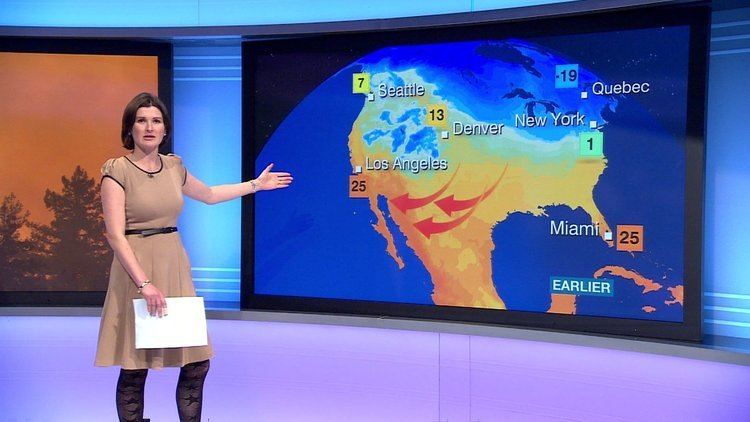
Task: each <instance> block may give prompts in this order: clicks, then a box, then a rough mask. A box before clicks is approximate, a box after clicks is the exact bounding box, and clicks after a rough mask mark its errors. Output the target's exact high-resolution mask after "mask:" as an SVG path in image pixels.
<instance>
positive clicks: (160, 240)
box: [94, 154, 213, 369]
mask: <svg viewBox="0 0 750 422" xmlns="http://www.w3.org/2000/svg"><path fill="white" fill-rule="evenodd" d="M159 158H160V159H161V168H160V169H159V170H158V171H156V172H152V173H149V172H146V171H144V170H142V169H141V168H139V167H137V166H136V165H135V164H134V163H133V162H131V161H130V160H129V159H128V158H127V157H119V158H113V159H110V160H107V162H106V163H104V166H103V167H102V177H103V178H104V177H108V178H111V179H113V180H114V181H115V182H117V183H118V184H119V185H120V186H121V187H122V188H123V190H124V191H125V227H126V229H151V228H162V227H175V226H176V225H177V217H178V216H179V214H180V211H181V210H182V203H183V199H182V186H183V185H184V184H185V178H186V177H187V170H185V167H184V166H183V164H182V160H181V159H180V157H178V156H176V155H171V154H170V155H159ZM126 237H127V239H128V243H129V244H130V247H131V248H132V249H133V252H134V253H135V257H136V258H137V259H138V263H139V264H140V265H141V267H142V268H143V270H144V271H145V272H146V276H147V277H148V278H149V280H151V283H152V284H153V285H154V286H156V287H157V288H158V289H159V290H160V291H161V292H162V293H163V294H164V296H165V297H176V296H195V288H194V286H193V278H192V276H191V273H190V261H189V260H188V256H187V253H186V252H185V248H184V247H183V246H182V241H181V240H180V234H179V232H174V233H167V234H156V235H152V236H147V237H143V236H141V235H129V236H126ZM141 297H142V296H140V295H139V294H138V289H137V288H136V287H135V284H134V283H133V281H132V280H131V278H130V275H129V274H128V273H127V271H125V268H124V267H123V266H122V265H121V264H120V262H119V261H118V260H117V257H115V258H114V260H113V262H112V267H111V270H110V276H109V287H108V289H107V298H106V299H105V300H104V308H103V309H102V319H101V323H100V326H99V342H98V344H97V350H96V360H95V362H94V364H95V365H96V366H112V365H118V366H121V367H122V368H123V369H144V368H161V367H164V366H183V365H185V364H187V363H191V362H199V361H203V360H206V359H209V358H210V357H211V356H213V350H212V349H211V344H210V343H209V345H207V346H198V347H177V348H168V349H138V350H136V348H135V313H134V310H133V299H136V298H141Z"/></svg>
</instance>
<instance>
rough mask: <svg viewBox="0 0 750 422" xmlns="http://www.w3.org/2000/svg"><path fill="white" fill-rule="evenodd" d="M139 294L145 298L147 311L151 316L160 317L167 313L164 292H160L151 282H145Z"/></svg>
mask: <svg viewBox="0 0 750 422" xmlns="http://www.w3.org/2000/svg"><path fill="white" fill-rule="evenodd" d="M141 295H143V298H144V299H146V304H147V306H148V313H149V314H150V315H151V316H158V317H162V316H164V315H167V300H166V299H164V294H162V292H161V290H159V289H157V288H156V287H155V286H154V285H153V284H147V285H145V286H144V287H143V288H142V289H141Z"/></svg>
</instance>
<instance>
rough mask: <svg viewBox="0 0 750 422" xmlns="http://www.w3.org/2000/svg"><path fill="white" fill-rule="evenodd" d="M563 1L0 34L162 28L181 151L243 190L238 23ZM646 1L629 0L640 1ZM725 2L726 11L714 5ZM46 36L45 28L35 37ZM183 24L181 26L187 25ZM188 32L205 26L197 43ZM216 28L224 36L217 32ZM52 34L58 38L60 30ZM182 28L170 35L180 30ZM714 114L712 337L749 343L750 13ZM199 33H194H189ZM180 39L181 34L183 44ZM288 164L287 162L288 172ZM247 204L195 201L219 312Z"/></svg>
mask: <svg viewBox="0 0 750 422" xmlns="http://www.w3.org/2000/svg"><path fill="white" fill-rule="evenodd" d="M549 3H570V5H567V4H560V5H558V10H559V9H562V8H564V7H568V6H569V7H570V8H574V7H581V3H584V4H586V3H588V4H591V5H596V3H597V2H568V1H555V0H546V1H545V0H514V1H481V0H474V1H471V0H450V1H442V2H413V3H408V2H398V1H395V0H385V1H381V2H376V3H368V4H367V5H366V6H362V5H361V4H359V3H356V2H347V1H343V0H328V1H325V2H320V3H319V4H320V7H316V8H310V7H306V6H309V5H308V4H307V3H306V2H302V1H300V0H284V1H276V2H266V1H260V0H253V1H247V2H232V1H226V0H193V1H189V0H172V1H165V2H157V3H154V4H150V5H149V6H148V8H147V9H146V8H144V7H143V6H133V5H132V4H130V3H126V2H125V3H121V2H110V1H104V2H88V3H87V4H86V7H81V5H80V2H77V1H73V0H53V1H45V2H41V1H19V0H12V1H5V2H3V8H2V10H0V32H3V33H9V30H12V31H10V33H15V34H17V33H18V30H19V28H21V29H22V32H24V33H25V34H33V35H36V34H37V33H38V34H44V35H49V34H50V33H53V34H54V33H55V30H54V28H122V29H119V31H120V32H119V36H126V37H139V36H141V34H139V32H140V31H136V30H134V29H132V28H136V27H148V28H163V30H162V32H161V36H164V37H166V38H169V39H172V40H173V42H174V44H175V49H174V112H175V132H176V137H175V152H176V153H177V154H179V155H181V156H183V158H184V159H185V161H186V163H187V164H188V165H189V168H190V169H191V171H192V172H193V173H194V174H196V175H197V176H198V177H199V178H201V179H202V180H204V181H206V182H207V183H209V184H219V183H228V182H234V181H237V180H239V179H240V174H241V165H240V163H241V157H240V154H239V151H241V83H242V81H241V77H240V75H241V53H240V43H241V38H240V35H239V34H241V33H243V32H244V31H243V28H230V27H229V26H233V25H243V26H248V25H276V24H288V23H297V24H306V23H314V22H334V21H347V20H364V19H387V18H398V17H416V16H426V15H441V14H449V13H460V12H478V11H487V10H493V9H503V8H506V9H507V8H514V7H521V6H538V5H544V4H549ZM636 3H647V2H625V1H623V2H618V4H636ZM715 4H716V2H715ZM36 27H39V28H36ZM177 27H179V28H177ZM185 27H193V28H195V27H199V28H205V29H206V31H205V32H206V33H210V34H219V35H208V36H196V35H195V34H196V33H197V32H195V31H193V32H192V34H190V35H188V36H180V35H179V34H181V33H182V34H184V33H185V32H186V31H185ZM216 27H225V28H223V29H220V30H218V31H216V30H215V28H216ZM50 28H52V29H50ZM170 28H171V29H170ZM711 29H712V32H711V46H710V61H709V83H708V86H709V92H708V108H707V110H708V111H707V155H706V156H707V162H706V193H705V220H704V230H705V231H704V233H705V236H704V243H703V250H704V277H703V290H704V298H703V305H704V331H705V333H706V334H711V335H718V336H728V337H737V338H743V339H750V284H748V283H746V281H745V272H744V262H745V261H746V260H747V258H748V252H747V249H748V248H747V247H746V242H745V241H744V239H746V238H747V237H748V235H750V222H748V221H747V220H746V219H745V218H744V216H743V210H745V209H747V208H748V206H750V195H748V194H750V169H748V166H747V162H748V161H750V145H748V144H747V142H743V141H745V140H746V137H747V135H746V132H747V131H746V129H745V128H744V127H743V126H742V125H741V123H740V122H742V121H743V120H742V117H743V116H742V114H741V113H743V111H744V110H747V109H748V108H749V107H750V74H748V72H747V67H748V63H750V61H749V60H750V8H747V7H746V8H728V9H726V10H716V11H715V12H714V13H713V18H712V28H711ZM188 32H190V31H188ZM175 34H177V36H175ZM279 164H280V165H281V166H283V163H279ZM239 224H240V202H239V201H234V202H231V203H226V204H221V205H217V206H214V207H206V206H203V205H202V204H197V203H195V202H192V201H190V202H188V203H187V204H186V207H185V212H184V214H183V217H182V220H181V228H182V231H183V234H184V239H185V243H186V245H187V248H188V250H189V251H190V255H191V259H192V265H193V272H194V276H195V280H196V287H197V288H198V289H199V291H200V293H201V294H202V295H204V296H205V297H206V299H207V300H208V301H209V306H210V307H212V308H214V309H237V308H238V307H239V287H240V286H239V283H240V281H239V278H240V277H239V274H240V272H239V268H240V233H239Z"/></svg>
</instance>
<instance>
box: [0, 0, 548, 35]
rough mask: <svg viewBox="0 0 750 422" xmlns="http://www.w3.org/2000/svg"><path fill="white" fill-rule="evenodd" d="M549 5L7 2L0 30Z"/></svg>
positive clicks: (488, 1)
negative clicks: (82, 4) (83, 5)
mask: <svg viewBox="0 0 750 422" xmlns="http://www.w3.org/2000/svg"><path fill="white" fill-rule="evenodd" d="M548 3H561V1H556V0H511V1H501V0H485V1H481V0H477V1H474V0H443V1H416V2H404V1H401V0H382V1H378V2H367V3H361V2H354V1H347V0H326V1H317V2H316V3H315V6H316V7H309V3H308V2H305V1H300V0H279V1H273V2H269V1H263V0H249V1H231V0H167V1H160V2H154V3H148V4H147V5H146V4H139V3H131V2H121V1H113V0H107V1H95V2H86V3H85V7H81V2H80V1H77V0H49V1H44V2H42V1H25V0H7V1H3V7H2V10H0V25H10V26H53V27H105V28H106V27H125V28H129V27H177V26H223V25H269V24H286V23H311V22H336V21H346V20H360V19H388V18H399V17H406V16H426V15H439V14H446V13H460V12H470V11H475V10H491V9H503V8H511V7H523V6H533V5H540V4H548Z"/></svg>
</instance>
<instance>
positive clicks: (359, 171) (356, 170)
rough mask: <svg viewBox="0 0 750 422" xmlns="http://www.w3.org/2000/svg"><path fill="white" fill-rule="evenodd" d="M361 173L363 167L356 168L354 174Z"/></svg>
mask: <svg viewBox="0 0 750 422" xmlns="http://www.w3.org/2000/svg"><path fill="white" fill-rule="evenodd" d="M360 173H362V166H356V167H354V174H360Z"/></svg>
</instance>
